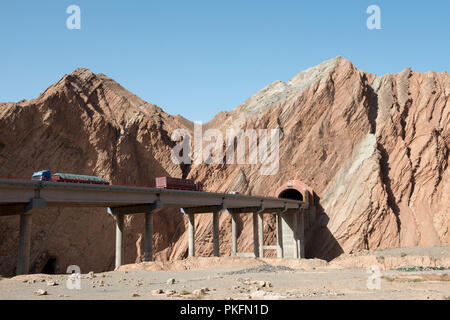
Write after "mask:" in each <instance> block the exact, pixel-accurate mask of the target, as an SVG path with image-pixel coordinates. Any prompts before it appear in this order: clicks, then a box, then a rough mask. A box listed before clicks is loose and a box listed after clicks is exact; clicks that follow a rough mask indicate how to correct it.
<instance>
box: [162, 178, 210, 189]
mask: <svg viewBox="0 0 450 320" xmlns="http://www.w3.org/2000/svg"><path fill="white" fill-rule="evenodd" d="M155 180H156V188H158V189H178V190H191V191H203V183H201V182H200V181H194V180H191V179H178V178H172V177H158V178H156V179H155Z"/></svg>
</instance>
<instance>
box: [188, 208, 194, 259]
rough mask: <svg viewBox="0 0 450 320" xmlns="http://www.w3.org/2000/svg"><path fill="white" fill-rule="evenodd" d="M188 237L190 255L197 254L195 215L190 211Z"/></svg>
mask: <svg viewBox="0 0 450 320" xmlns="http://www.w3.org/2000/svg"><path fill="white" fill-rule="evenodd" d="M187 216H188V223H189V226H188V237H189V257H194V256H195V215H194V214H193V213H189V214H188V215H187Z"/></svg>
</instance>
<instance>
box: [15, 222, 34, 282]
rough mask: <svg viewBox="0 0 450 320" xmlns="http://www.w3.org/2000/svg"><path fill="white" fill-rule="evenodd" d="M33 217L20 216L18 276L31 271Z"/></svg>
mask: <svg viewBox="0 0 450 320" xmlns="http://www.w3.org/2000/svg"><path fill="white" fill-rule="evenodd" d="M31 221H32V218H31V215H27V214H21V215H20V231H19V252H18V255H17V270H16V273H17V275H22V274H28V272H29V271H30V240H31Z"/></svg>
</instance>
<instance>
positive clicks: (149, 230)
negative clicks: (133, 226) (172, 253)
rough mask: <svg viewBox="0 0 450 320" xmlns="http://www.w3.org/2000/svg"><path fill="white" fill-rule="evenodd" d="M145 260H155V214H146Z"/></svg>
mask: <svg viewBox="0 0 450 320" xmlns="http://www.w3.org/2000/svg"><path fill="white" fill-rule="evenodd" d="M144 261H153V214H152V213H146V214H145V237H144Z"/></svg>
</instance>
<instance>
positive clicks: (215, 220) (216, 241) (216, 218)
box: [213, 211, 220, 257]
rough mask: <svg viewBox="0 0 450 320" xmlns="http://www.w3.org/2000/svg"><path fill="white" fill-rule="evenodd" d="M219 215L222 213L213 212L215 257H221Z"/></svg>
mask: <svg viewBox="0 0 450 320" xmlns="http://www.w3.org/2000/svg"><path fill="white" fill-rule="evenodd" d="M219 213H220V211H215V212H213V248H214V257H219V256H220V252H219V248H220V246H219Z"/></svg>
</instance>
